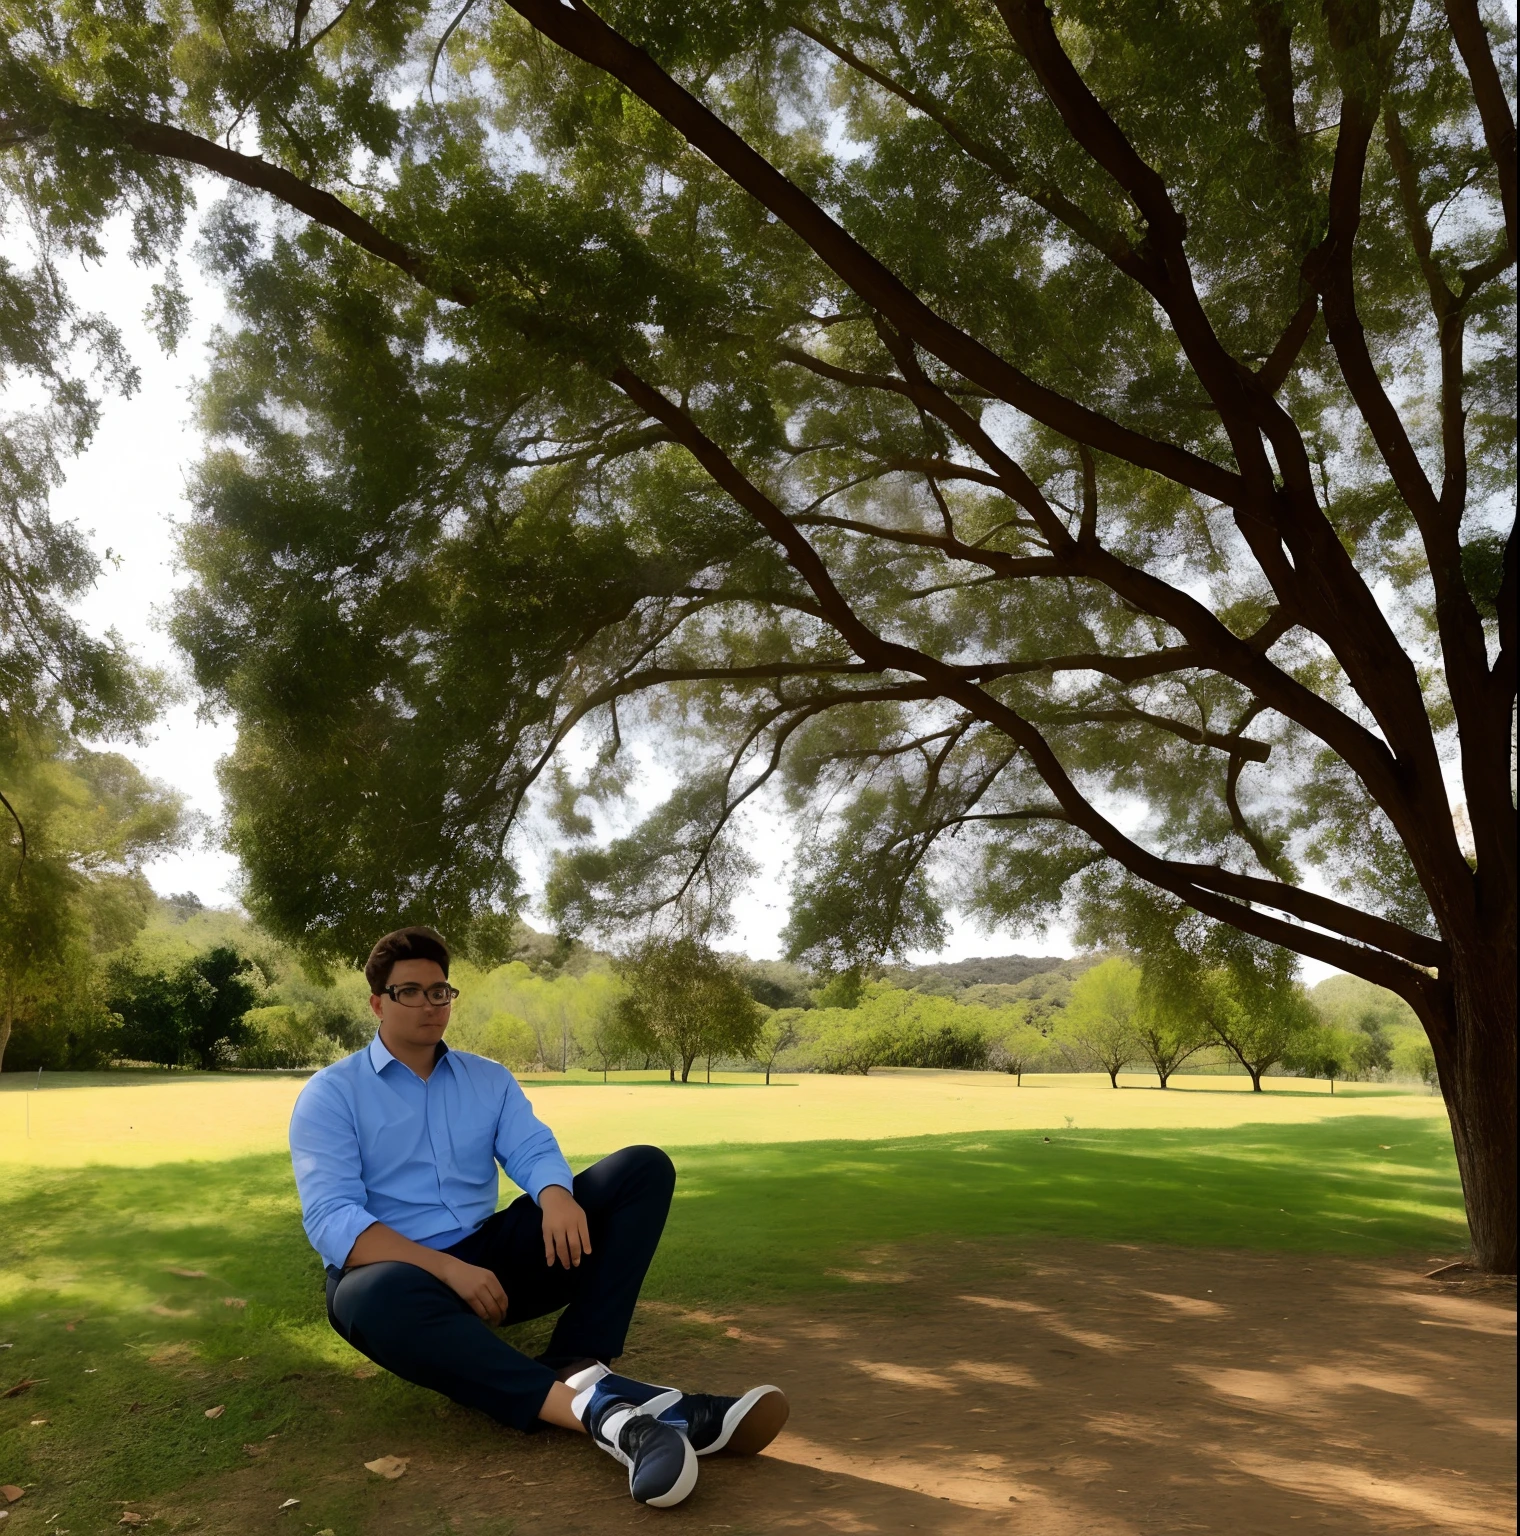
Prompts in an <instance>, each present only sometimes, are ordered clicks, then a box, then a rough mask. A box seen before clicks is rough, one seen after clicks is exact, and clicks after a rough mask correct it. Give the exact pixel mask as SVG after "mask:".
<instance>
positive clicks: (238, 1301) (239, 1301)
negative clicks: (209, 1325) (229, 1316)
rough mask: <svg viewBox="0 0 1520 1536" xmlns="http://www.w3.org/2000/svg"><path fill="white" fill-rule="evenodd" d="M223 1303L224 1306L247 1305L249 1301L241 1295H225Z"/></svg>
mask: <svg viewBox="0 0 1520 1536" xmlns="http://www.w3.org/2000/svg"><path fill="white" fill-rule="evenodd" d="M222 1305H223V1306H224V1307H246V1306H247V1305H248V1303H247V1302H246V1301H244V1300H243V1298H242V1297H241V1296H223V1297H222Z"/></svg>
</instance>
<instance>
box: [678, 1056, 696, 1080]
mask: <svg viewBox="0 0 1520 1536" xmlns="http://www.w3.org/2000/svg"><path fill="white" fill-rule="evenodd" d="M696 1059H697V1058H696V1057H695V1056H683V1057H682V1058H681V1081H682V1082H683V1083H689V1082H690V1081H691V1064H692V1062H694V1061H695V1060H696Z"/></svg>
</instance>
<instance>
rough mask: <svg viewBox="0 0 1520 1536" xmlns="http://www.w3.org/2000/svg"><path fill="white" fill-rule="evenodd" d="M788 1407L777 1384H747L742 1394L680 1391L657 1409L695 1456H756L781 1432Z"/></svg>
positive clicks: (783, 1394) (661, 1418) (784, 1394)
mask: <svg viewBox="0 0 1520 1536" xmlns="http://www.w3.org/2000/svg"><path fill="white" fill-rule="evenodd" d="M791 1411H792V1408H791V1404H790V1403H788V1402H787V1400H786V1393H784V1392H783V1391H782V1390H781V1388H780V1387H751V1388H750V1390H749V1391H748V1392H746V1393H745V1394H744V1396H743V1397H718V1396H715V1395H714V1394H713V1393H711V1392H683V1393H682V1394H681V1396H680V1398H679V1399H678V1400H677V1401H676V1402H674V1403H672V1404H671V1405H670V1406H669V1407H668V1408H666V1409H663V1410H662V1411H661V1413H660V1421H661V1422H662V1423H664V1424H670V1425H673V1426H674V1427H675V1428H677V1429H680V1430H682V1431H683V1432H684V1433H685V1435H686V1438H687V1439H688V1440H689V1441H690V1442H691V1448H692V1449H693V1450H694V1451H695V1452H696V1453H697V1455H698V1456H715V1455H716V1454H717V1453H718V1452H719V1451H722V1452H724V1453H725V1454H726V1455H729V1456H757V1455H759V1453H760V1452H761V1451H763V1450H764V1449H765V1448H766V1446H768V1445H769V1444H770V1443H771V1441H772V1440H774V1439H775V1438H776V1436H777V1435H779V1434H780V1433H781V1428H782V1426H783V1425H784V1424H785V1423H786V1420H787V1415H788V1414H790V1413H791Z"/></svg>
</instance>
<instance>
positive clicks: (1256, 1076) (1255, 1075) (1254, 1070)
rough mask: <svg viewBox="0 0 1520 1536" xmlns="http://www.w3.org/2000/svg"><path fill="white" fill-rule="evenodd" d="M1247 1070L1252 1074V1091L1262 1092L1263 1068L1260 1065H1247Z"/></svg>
mask: <svg viewBox="0 0 1520 1536" xmlns="http://www.w3.org/2000/svg"><path fill="white" fill-rule="evenodd" d="M1246 1071H1247V1072H1249V1073H1250V1074H1251V1092H1252V1093H1260V1092H1261V1068H1260V1067H1253V1066H1249V1065H1248V1066H1247V1067H1246Z"/></svg>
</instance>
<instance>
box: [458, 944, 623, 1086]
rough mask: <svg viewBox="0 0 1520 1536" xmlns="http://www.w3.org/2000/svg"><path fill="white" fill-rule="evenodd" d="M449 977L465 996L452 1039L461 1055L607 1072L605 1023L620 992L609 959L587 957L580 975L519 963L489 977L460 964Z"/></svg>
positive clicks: (552, 1068) (553, 1069) (512, 1064)
mask: <svg viewBox="0 0 1520 1536" xmlns="http://www.w3.org/2000/svg"><path fill="white" fill-rule="evenodd" d="M450 979H451V980H452V981H453V982H454V984H455V985H456V986H457V987H458V988H459V989H460V997H459V1000H458V1001H457V1002H456V1003H455V1004H454V1013H453V1018H452V1021H451V1022H450V1025H449V1040H450V1042H451V1043H452V1044H454V1045H456V1046H459V1047H460V1048H461V1049H462V1050H467V1051H475V1052H478V1053H479V1054H480V1055H482V1056H490V1057H492V1058H493V1059H494V1060H496V1061H499V1062H501V1063H503V1065H505V1066H508V1067H515V1068H537V1069H538V1070H541V1071H551V1072H560V1071H564V1070H565V1069H566V1068H567V1067H569V1066H570V1065H572V1064H573V1063H575V1062H578V1061H582V1060H594V1061H595V1062H596V1065H597V1069H598V1070H599V1071H600V1070H603V1063H604V1060H605V1058H604V1056H603V1048H604V1047H605V1046H607V1045H609V1044H610V1043H611V1039H612V1037H611V1036H609V1035H607V1034H606V1033H605V1030H604V1025H605V1022H606V1020H607V1019H608V1018H609V1017H610V1016H611V1015H612V1014H613V1013H614V1012H615V1010H616V1006H617V1001H618V998H619V996H620V995H621V992H622V988H621V986H620V984H619V982H618V979H617V977H616V976H615V975H614V974H613V973H612V971H611V970H610V968H609V967H608V966H607V964H606V962H605V961H601V962H599V963H592V962H590V961H589V959H588V957H586V956H585V955H584V954H582V956H581V957H580V961H579V964H578V966H577V968H576V969H575V970H569V969H567V970H563V971H545V972H544V973H543V974H537V973H535V972H534V971H533V969H532V968H531V967H530V966H529V965H528V964H527V962H525V961H522V960H514V961H512V962H511V963H510V964H508V965H503V966H497V967H496V968H495V969H493V970H490V971H485V970H481V969H479V968H477V967H475V966H471V965H468V964H463V965H456V966H455V967H454V969H453V970H452V972H451V973H450ZM599 1034H600V1043H598V1036H599ZM612 1064H614V1065H615V1064H617V1063H615V1062H614V1063H612Z"/></svg>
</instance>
